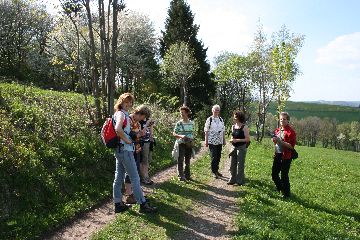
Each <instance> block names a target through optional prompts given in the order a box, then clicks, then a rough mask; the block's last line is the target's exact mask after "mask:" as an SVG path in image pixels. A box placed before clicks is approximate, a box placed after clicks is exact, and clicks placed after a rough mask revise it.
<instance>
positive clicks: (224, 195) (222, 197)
mask: <svg viewBox="0 0 360 240" xmlns="http://www.w3.org/2000/svg"><path fill="white" fill-rule="evenodd" d="M229 164H230V161H229V160H228V159H226V160H225V161H224V165H223V169H222V171H221V173H222V174H223V175H224V177H222V178H221V179H214V180H212V182H210V183H209V185H208V186H206V188H207V197H206V199H204V200H203V201H202V202H201V203H198V206H195V207H194V209H197V210H196V211H194V212H190V213H189V215H190V216H191V217H189V219H188V222H189V224H188V225H189V227H187V229H185V230H184V231H182V232H180V233H179V234H178V235H177V236H176V237H175V238H174V239H175V240H176V239H179V240H180V239H181V240H183V239H192V240H193V239H217V240H218V239H230V238H231V236H232V234H233V233H234V231H235V230H236V229H235V224H234V223H235V222H234V221H235V214H236V213H237V212H238V208H237V206H236V198H237V196H238V195H239V191H238V190H237V189H236V190H235V188H238V187H235V186H231V185H227V184H226V183H227V181H228V179H229V172H228V169H229Z"/></svg>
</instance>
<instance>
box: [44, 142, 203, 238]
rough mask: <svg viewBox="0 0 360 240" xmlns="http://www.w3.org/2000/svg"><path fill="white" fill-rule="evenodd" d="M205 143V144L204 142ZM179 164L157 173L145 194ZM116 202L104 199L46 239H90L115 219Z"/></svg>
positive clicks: (173, 173)
mask: <svg viewBox="0 0 360 240" xmlns="http://www.w3.org/2000/svg"><path fill="white" fill-rule="evenodd" d="M202 145H203V144H202ZM206 152H207V148H205V147H202V148H201V149H200V151H199V152H198V153H197V154H196V156H195V158H194V159H192V160H191V161H192V162H194V161H196V160H197V159H199V158H200V157H201V156H202V155H203V154H204V153H206ZM176 166H177V165H174V166H172V167H170V168H168V169H165V170H163V171H161V172H159V173H157V174H155V175H154V176H153V177H152V179H154V181H155V184H153V185H152V186H149V187H147V186H143V190H144V192H145V194H151V193H152V192H153V190H154V189H156V188H157V187H158V186H159V185H160V184H162V183H163V182H165V181H168V180H169V179H170V178H171V177H173V176H175V175H176V174H177V168H176ZM115 217H116V216H115V214H114V203H113V201H112V199H108V200H106V201H104V202H103V203H102V204H100V206H98V207H95V208H94V209H91V210H90V211H88V212H86V213H83V214H81V215H80V216H79V217H78V218H76V219H74V220H73V221H72V222H70V223H68V224H67V225H65V226H64V227H63V228H61V229H59V230H58V231H56V232H54V233H52V234H48V235H47V236H45V237H44V239H50V240H60V239H61V240H65V239H68V240H75V239H76V240H77V239H90V236H91V235H92V234H94V233H95V232H97V231H99V230H100V229H101V228H103V227H104V226H105V225H107V224H109V223H111V222H112V221H114V220H115Z"/></svg>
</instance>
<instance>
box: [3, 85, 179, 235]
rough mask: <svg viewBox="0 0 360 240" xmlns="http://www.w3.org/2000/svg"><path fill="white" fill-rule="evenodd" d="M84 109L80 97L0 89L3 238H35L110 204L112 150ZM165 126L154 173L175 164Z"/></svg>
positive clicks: (17, 88)
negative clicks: (96, 207) (86, 212)
mask: <svg viewBox="0 0 360 240" xmlns="http://www.w3.org/2000/svg"><path fill="white" fill-rule="evenodd" d="M89 99H91V98H89ZM84 106H85V100H84V96H82V95H81V94H76V93H66V92H57V91H50V90H42V89H39V88H35V87H31V86H24V85H19V84H10V83H0V189H1V191H0V233H1V234H0V238H1V239H2V238H3V239H35V238H40V237H41V236H43V235H44V234H45V233H47V232H48V231H51V230H52V229H54V228H56V227H59V226H61V225H63V224H64V223H66V222H68V221H69V220H70V219H72V218H74V217H76V215H77V214H79V213H81V212H84V211H86V210H88V209H90V208H91V207H92V206H94V205H96V204H98V203H99V202H101V201H102V200H104V199H107V198H110V197H111V193H112V181H113V177H114V175H113V172H114V169H115V161H114V156H113V150H111V149H107V148H106V147H105V146H104V145H103V143H102V142H101V139H100V134H99V131H98V129H96V128H95V127H93V126H92V125H91V124H90V122H89V120H88V115H87V112H86V110H85V109H84ZM153 116H154V117H156V119H160V117H163V118H165V117H166V115H165V114H164V113H163V112H162V111H161V109H157V110H156V111H154V114H153ZM166 119H167V120H168V121H169V122H170V121H172V118H170V117H167V118H166ZM174 121H175V120H174ZM162 122H163V121H159V123H158V124H157V127H156V137H157V138H158V140H159V142H158V146H156V147H155V149H154V153H153V159H154V161H153V162H152V165H151V173H155V172H157V171H159V170H161V169H164V168H165V167H167V166H169V165H171V164H173V162H172V159H171V156H170V154H171V149H172V144H171V143H173V139H172V138H173V137H172V136H171V134H170V133H171V130H172V129H171V128H170V127H168V126H164V125H162Z"/></svg>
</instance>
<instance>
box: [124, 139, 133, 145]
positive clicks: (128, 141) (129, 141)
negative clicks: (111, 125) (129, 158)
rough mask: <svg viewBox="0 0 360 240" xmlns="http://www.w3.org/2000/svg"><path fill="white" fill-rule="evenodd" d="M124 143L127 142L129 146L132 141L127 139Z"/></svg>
mask: <svg viewBox="0 0 360 240" xmlns="http://www.w3.org/2000/svg"><path fill="white" fill-rule="evenodd" d="M124 142H126V143H127V144H132V141H131V140H130V139H126V140H125V141H124Z"/></svg>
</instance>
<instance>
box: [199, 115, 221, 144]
mask: <svg viewBox="0 0 360 240" xmlns="http://www.w3.org/2000/svg"><path fill="white" fill-rule="evenodd" d="M210 119H212V120H211V124H210ZM204 131H205V132H209V136H208V144H213V145H220V144H224V132H225V125H224V120H223V119H222V118H220V117H213V116H211V117H208V118H207V119H206V122H205V127H204Z"/></svg>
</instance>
